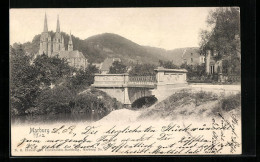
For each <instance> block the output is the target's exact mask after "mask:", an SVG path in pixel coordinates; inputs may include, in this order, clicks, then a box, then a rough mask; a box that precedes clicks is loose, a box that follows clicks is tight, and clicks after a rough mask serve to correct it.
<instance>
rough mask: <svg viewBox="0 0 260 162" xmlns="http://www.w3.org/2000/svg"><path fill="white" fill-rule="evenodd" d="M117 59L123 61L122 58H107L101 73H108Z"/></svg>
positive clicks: (102, 64) (102, 65)
mask: <svg viewBox="0 0 260 162" xmlns="http://www.w3.org/2000/svg"><path fill="white" fill-rule="evenodd" d="M115 61H118V62H121V59H120V58H106V59H105V60H104V62H103V63H101V66H100V73H101V74H108V73H109V69H110V67H111V66H112V65H113V63H114V62H115Z"/></svg>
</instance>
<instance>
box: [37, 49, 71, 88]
mask: <svg viewBox="0 0 260 162" xmlns="http://www.w3.org/2000/svg"><path fill="white" fill-rule="evenodd" d="M33 66H34V68H35V69H36V71H37V73H38V80H39V82H40V83H41V85H42V88H45V87H49V86H50V85H51V84H57V83H58V82H60V79H61V78H66V77H68V76H69V75H71V73H72V72H73V71H75V69H73V68H71V67H70V66H69V64H68V62H67V61H66V60H65V59H60V58H58V57H48V56H47V55H45V54H43V55H39V56H37V57H36V59H35V60H34V64H33Z"/></svg>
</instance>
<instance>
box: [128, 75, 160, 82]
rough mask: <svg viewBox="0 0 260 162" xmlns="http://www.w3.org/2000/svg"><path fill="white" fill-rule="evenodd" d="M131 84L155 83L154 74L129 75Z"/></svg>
mask: <svg viewBox="0 0 260 162" xmlns="http://www.w3.org/2000/svg"><path fill="white" fill-rule="evenodd" d="M128 82H129V83H131V84H155V83H157V79H156V76H129V81H128Z"/></svg>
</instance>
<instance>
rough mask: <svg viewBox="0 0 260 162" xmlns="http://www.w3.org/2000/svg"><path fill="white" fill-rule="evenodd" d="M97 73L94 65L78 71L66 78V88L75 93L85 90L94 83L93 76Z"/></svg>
mask: <svg viewBox="0 0 260 162" xmlns="http://www.w3.org/2000/svg"><path fill="white" fill-rule="evenodd" d="M97 72H98V69H97V68H96V66H95V65H92V64H89V65H88V66H87V68H86V69H85V70H82V69H80V70H78V71H77V72H76V75H74V76H71V77H69V78H68V80H67V82H66V84H67V87H68V88H69V89H71V90H74V91H76V92H79V91H82V90H83V89H86V88H87V87H89V86H90V85H91V84H93V82H94V74H95V73H97Z"/></svg>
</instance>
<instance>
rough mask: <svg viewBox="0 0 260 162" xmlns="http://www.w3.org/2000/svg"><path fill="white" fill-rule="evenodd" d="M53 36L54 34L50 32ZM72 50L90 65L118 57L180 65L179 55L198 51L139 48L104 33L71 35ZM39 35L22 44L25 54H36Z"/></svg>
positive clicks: (65, 40)
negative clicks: (81, 37) (90, 63)
mask: <svg viewBox="0 0 260 162" xmlns="http://www.w3.org/2000/svg"><path fill="white" fill-rule="evenodd" d="M50 35H51V36H53V35H54V32H53V31H51V32H50ZM62 35H63V37H64V42H65V43H64V44H65V48H66V49H67V46H68V41H69V34H66V33H64V32H62ZM72 41H73V46H74V50H79V51H81V52H82V53H83V54H84V56H85V57H86V58H87V59H88V61H89V62H92V63H100V62H103V61H104V60H105V58H107V57H118V58H120V59H121V60H122V61H124V62H126V63H131V62H132V63H136V62H139V63H152V64H157V63H158V61H159V60H165V61H173V62H174V63H180V59H181V55H182V53H183V51H184V50H185V49H186V50H194V51H196V50H198V49H199V48H198V47H187V48H178V49H173V50H165V49H162V48H157V47H150V46H141V45H139V44H137V43H135V42H133V41H131V40H129V39H126V38H124V37H122V36H120V35H117V34H113V33H104V34H98V35H94V36H91V37H89V38H87V39H85V40H81V39H80V38H78V37H75V36H73V35H72ZM39 45H40V34H38V35H36V36H35V37H34V38H33V40H32V42H26V43H24V44H23V46H24V49H25V51H26V52H28V53H31V54H36V53H37V52H38V51H39Z"/></svg>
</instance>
